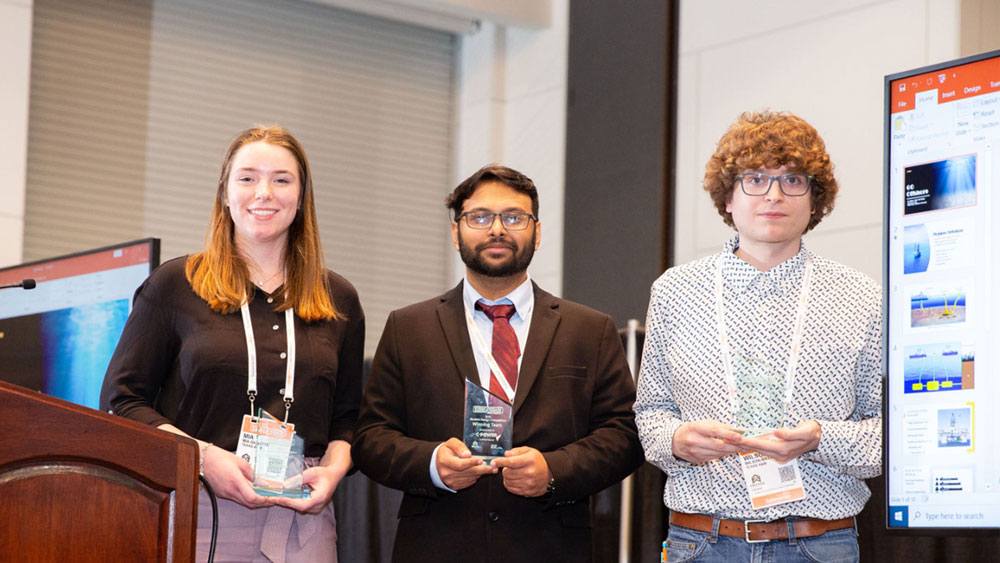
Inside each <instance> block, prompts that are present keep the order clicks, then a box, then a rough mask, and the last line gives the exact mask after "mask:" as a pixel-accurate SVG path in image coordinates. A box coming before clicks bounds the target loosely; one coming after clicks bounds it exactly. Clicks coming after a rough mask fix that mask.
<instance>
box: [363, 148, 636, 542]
mask: <svg viewBox="0 0 1000 563" xmlns="http://www.w3.org/2000/svg"><path fill="white" fill-rule="evenodd" d="M445 203H446V205H447V206H448V207H449V208H450V209H451V211H452V213H453V217H454V221H453V222H452V224H451V233H452V240H453V242H454V244H455V249H456V250H458V251H459V254H460V256H461V257H462V261H463V262H464V263H465V265H466V271H465V278H464V279H463V281H462V282H461V283H459V285H458V286H457V287H455V288H454V289H452V290H451V291H449V292H447V293H445V294H444V295H442V296H440V297H436V298H434V299H431V300H428V301H424V302H421V303H417V304H415V305H411V306H409V307H406V308H404V309H400V310H398V311H394V312H393V313H392V314H390V315H389V319H388V320H387V321H386V326H385V330H384V332H383V333H382V339H381V341H380V342H379V345H378V350H377V352H376V353H375V359H374V362H373V364H372V371H371V375H370V376H369V380H368V386H367V389H366V392H365V397H364V400H363V402H362V406H361V413H360V416H359V419H358V426H357V431H356V434H355V439H354V444H353V448H352V454H353V458H354V460H355V462H356V463H357V465H358V467H359V468H360V469H361V470H362V471H363V472H364V473H365V474H366V475H368V476H369V477H371V478H372V479H374V480H375V481H377V482H379V483H382V484H383V485H386V486H389V487H393V488H396V489H401V490H403V491H404V493H405V494H404V496H403V501H402V503H401V505H400V508H399V527H398V530H397V533H396V542H395V546H394V549H393V557H392V559H393V561H396V562H402V561H420V562H429V561H457V560H462V561H471V562H479V561H482V562H485V561H528V562H531V561H540V562H541V561H545V562H549V561H573V562H578V561H590V560H591V537H590V508H589V497H590V495H592V494H593V493H596V492H598V491H600V490H601V489H604V488H605V487H608V486H609V485H612V484H614V483H616V482H618V481H620V480H621V479H623V478H624V477H625V476H627V475H628V474H629V473H631V472H632V471H634V470H635V469H636V468H637V467H638V466H639V465H640V463H641V462H642V454H641V450H640V448H639V442H638V438H637V434H636V427H635V421H634V419H633V416H632V413H631V412H630V409H631V406H632V403H633V401H634V398H635V388H634V385H633V384H632V378H631V377H630V376H629V372H628V366H627V364H626V362H625V355H624V352H623V350H622V345H621V341H620V339H619V337H618V334H617V331H616V330H615V325H614V322H613V321H612V320H611V318H610V317H608V316H607V315H605V314H602V313H599V312H597V311H594V310H593V309H589V308H587V307H584V306H582V305H578V304H576V303H572V302H570V301H566V300H564V299H559V298H557V297H554V296H553V295H551V294H549V293H547V292H545V291H543V290H542V289H540V288H539V287H538V286H537V285H535V284H534V283H533V282H532V281H531V279H530V278H529V277H528V274H527V267H528V264H530V263H531V258H532V256H533V254H534V252H535V250H536V249H537V248H538V244H539V241H540V236H541V225H540V223H539V221H538V192H537V190H536V189H535V185H534V183H533V182H532V181H531V180H530V179H529V178H527V177H525V176H524V175H523V174H521V173H519V172H517V171H515V170H511V169H510V168H506V167H503V166H495V165H494V166H487V167H484V168H482V169H480V170H479V171H477V172H476V173H475V174H473V175H472V176H471V177H469V178H468V179H467V180H465V181H464V182H462V183H461V184H459V186H458V187H457V188H455V190H454V191H453V192H452V193H451V195H449V196H448V198H447V199H446V201H445ZM491 366H492V367H493V369H491ZM498 371H499V372H500V373H497V372H498ZM470 382H471V383H470ZM473 384H474V385H473ZM475 385H479V386H481V387H482V388H483V389H489V390H490V392H491V393H493V394H494V395H496V396H497V397H499V399H494V400H501V401H507V402H509V403H510V404H511V405H512V407H511V410H512V421H511V423H510V424H511V425H512V432H511V438H512V439H511V444H510V445H511V446H512V447H510V449H508V450H506V452H504V453H503V454H502V455H501V456H500V457H497V458H494V459H492V460H487V459H484V458H483V457H481V456H479V455H474V454H473V453H472V451H471V450H470V444H466V443H464V442H463V433H464V425H465V418H466V417H465V412H466V404H467V397H473V399H475V396H476V394H477V393H478V394H479V396H485V391H483V390H479V389H478V388H477V387H475ZM467 389H468V390H469V391H467ZM467 393H468V395H467ZM473 399H470V400H473ZM490 404H491V405H493V404H499V403H490Z"/></svg>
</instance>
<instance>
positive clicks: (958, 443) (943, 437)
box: [938, 407, 972, 448]
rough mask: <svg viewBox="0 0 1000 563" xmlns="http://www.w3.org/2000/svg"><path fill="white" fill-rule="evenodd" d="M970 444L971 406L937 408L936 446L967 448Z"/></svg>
mask: <svg viewBox="0 0 1000 563" xmlns="http://www.w3.org/2000/svg"><path fill="white" fill-rule="evenodd" d="M971 445H972V407H959V408H954V409H938V447H939V448H968V447H969V446H971Z"/></svg>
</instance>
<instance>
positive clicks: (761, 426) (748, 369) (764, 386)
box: [733, 354, 787, 436]
mask: <svg viewBox="0 0 1000 563" xmlns="http://www.w3.org/2000/svg"><path fill="white" fill-rule="evenodd" d="M733 380H734V381H733V383H734V385H735V387H736V389H735V391H736V404H737V408H736V413H735V419H736V420H735V426H736V427H737V428H739V429H741V430H743V431H744V432H746V434H747V436H757V435H759V434H764V433H767V432H770V431H771V430H774V429H775V428H781V427H782V426H784V424H785V410H786V407H787V405H786V404H785V374H784V373H781V372H780V371H778V370H776V369H774V368H773V367H771V366H770V365H768V364H767V363H766V362H764V361H763V360H759V359H757V358H750V357H747V356H743V355H741V354H734V355H733Z"/></svg>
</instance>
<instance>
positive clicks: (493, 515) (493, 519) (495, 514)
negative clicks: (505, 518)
mask: <svg viewBox="0 0 1000 563" xmlns="http://www.w3.org/2000/svg"><path fill="white" fill-rule="evenodd" d="M487 516H489V517H490V522H496V521H497V520H499V519H500V513H498V512H490V513H489V514H488V515H487Z"/></svg>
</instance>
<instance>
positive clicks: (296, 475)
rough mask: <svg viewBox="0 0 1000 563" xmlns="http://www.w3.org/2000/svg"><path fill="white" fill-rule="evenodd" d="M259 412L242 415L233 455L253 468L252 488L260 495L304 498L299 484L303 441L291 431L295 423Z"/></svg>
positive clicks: (306, 490)
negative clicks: (252, 414)
mask: <svg viewBox="0 0 1000 563" xmlns="http://www.w3.org/2000/svg"><path fill="white" fill-rule="evenodd" d="M258 413H259V415H260V416H255V417H252V416H250V415H244V416H243V424H242V426H241V429H240V438H239V444H238V446H237V448H236V455H237V456H238V457H241V458H243V459H244V460H246V462H247V463H249V464H250V467H251V468H253V489H254V492H256V493H257V494H259V495H261V496H281V497H287V498H307V497H309V495H310V489H309V487H308V486H306V485H303V484H302V472H303V471H304V470H305V443H304V442H303V440H302V438H301V437H300V436H299V435H297V434H296V433H295V425H294V424H292V423H287V424H284V423H282V422H281V421H280V420H277V419H276V418H274V417H273V416H272V415H271V414H270V413H268V412H267V411H265V410H263V409H260V410H259V411H258Z"/></svg>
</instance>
